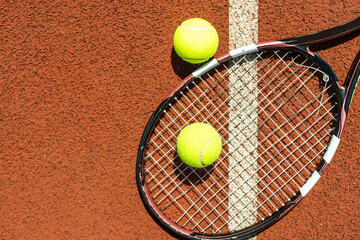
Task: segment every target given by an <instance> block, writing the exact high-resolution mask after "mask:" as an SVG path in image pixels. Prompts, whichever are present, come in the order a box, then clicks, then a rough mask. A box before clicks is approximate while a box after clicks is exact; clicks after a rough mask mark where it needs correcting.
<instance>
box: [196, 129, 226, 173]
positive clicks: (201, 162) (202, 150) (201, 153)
mask: <svg viewBox="0 0 360 240" xmlns="http://www.w3.org/2000/svg"><path fill="white" fill-rule="evenodd" d="M219 138H220V139H221V137H220V136H219V137H216V138H214V139H212V140H210V141H209V142H207V143H206V144H205V146H204V147H203V148H202V149H201V152H200V158H199V160H200V164H201V165H203V166H204V167H205V166H206V165H205V164H204V163H203V161H202V155H203V152H204V150H205V148H206V147H207V146H208V145H209V144H210V143H212V142H213V141H216V140H218V139H219Z"/></svg>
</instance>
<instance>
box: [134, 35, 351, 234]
mask: <svg viewBox="0 0 360 240" xmlns="http://www.w3.org/2000/svg"><path fill="white" fill-rule="evenodd" d="M293 58H296V59H298V60H296V61H295V62H294V59H293ZM289 62H293V67H286V65H288V64H289ZM272 64H273V65H272ZM277 64H279V66H277ZM280 65H281V66H280ZM269 66H270V67H269ZM271 66H275V67H271ZM238 67H240V68H241V69H240V70H238V69H235V68H238ZM283 67H285V68H287V70H286V71H284V72H282V70H281V69H282V68H283ZM234 69H235V70H234ZM244 69H248V70H244ZM251 69H253V70H251ZM304 69H305V70H304ZM237 71H245V72H247V74H249V75H250V76H240V75H239V74H240V73H238V72H237ZM251 71H255V73H253V72H251ZM259 71H261V72H262V73H261V74H259V73H258V72H259ZM294 71H299V72H300V73H299V74H300V75H301V74H303V75H306V76H307V79H308V80H307V82H302V81H300V79H299V76H293V75H294ZM304 71H305V72H304ZM307 71H308V72H307ZM229 72H231V73H232V74H234V76H235V77H231V76H229ZM264 74H265V75H264ZM266 74H267V75H266ZM289 75H291V76H289ZM263 76H267V78H265V77H263ZM301 77H303V76H301ZM231 78H235V79H237V80H236V81H238V80H239V79H242V80H241V81H245V82H243V83H242V86H243V89H246V91H247V93H246V96H241V97H240V102H242V103H241V104H239V103H238V101H239V98H237V97H236V96H238V95H239V94H240V93H239V92H238V90H233V89H232V88H238V87H239V86H237V85H236V84H235V83H233V82H232V81H233V80H232V79H231ZM265 79H270V80H265ZM274 79H275V80H274ZM284 79H285V80H284ZM298 80H299V81H298ZM252 81H253V82H255V84H254V83H253V82H252ZM267 81H268V82H267ZM310 82H311V83H310ZM240 87H241V86H240ZM264 89H267V90H264ZM312 89H317V90H316V91H319V90H320V91H319V92H316V91H315V90H314V91H313V90H312ZM234 91H235V92H234ZM254 92H255V93H256V94H254ZM304 92H306V94H304ZM242 94H243V93H242ZM280 95H281V96H280ZM299 98H302V99H301V100H299ZM270 99H279V100H278V102H272V103H271V101H272V100H270ZM317 99H321V100H320V102H317V103H316V101H318V100H317ZM344 99H345V94H344V89H343V88H342V86H340V85H339V82H338V78H337V75H336V74H335V73H334V71H333V70H332V69H331V67H330V66H329V64H327V63H326V62H325V61H324V60H323V59H322V58H321V57H320V56H319V55H317V54H314V53H312V52H311V51H309V50H308V48H307V47H306V46H303V45H301V46H290V45H287V44H285V43H283V42H280V41H279V42H267V43H262V44H257V45H255V44H254V45H250V46H247V47H243V48H240V49H237V50H234V51H231V52H230V53H228V54H226V55H223V56H222V57H220V58H219V59H214V60H213V61H211V62H210V63H208V64H206V65H205V66H203V67H201V68H199V69H198V70H196V71H195V72H194V73H192V74H190V75H189V76H188V77H187V78H185V79H184V80H183V81H182V82H181V83H180V84H179V85H178V86H177V87H176V88H175V89H174V90H173V91H172V92H171V93H170V94H169V95H168V96H167V97H166V99H165V100H164V101H163V102H162V103H161V104H160V105H159V107H158V108H157V110H156V111H155V112H154V113H153V115H152V116H151V118H150V119H149V122H148V124H147V126H146V128H145V130H144V133H143V136H142V138H141V142H140V146H139V149H138V156H137V168H136V174H137V184H138V189H139V192H140V195H141V197H142V199H143V202H144V204H145V206H146V207H147V209H148V210H149V211H150V212H151V213H152V215H153V216H154V217H155V219H156V220H157V221H158V222H160V223H161V224H162V225H163V226H165V227H166V229H169V230H171V231H172V232H173V233H175V234H177V235H180V236H182V237H185V238H188V239H203V238H208V239H234V238H238V237H249V236H252V235H255V234H257V233H258V232H260V231H262V230H264V229H265V228H267V227H269V226H271V225H272V224H273V223H275V222H276V221H278V220H279V219H280V218H281V217H283V216H284V215H285V214H286V213H288V212H289V211H290V210H291V209H292V208H293V207H294V206H295V205H296V204H298V203H299V201H300V200H301V199H302V198H303V197H304V196H305V195H306V194H307V193H308V192H309V191H310V190H311V188H312V187H313V186H314V185H315V183H316V182H317V180H318V179H319V178H320V176H321V174H322V173H323V171H324V170H325V169H326V166H327V165H328V163H330V161H331V158H332V156H333V155H334V153H335V150H336V148H337V146H338V144H339V138H338V137H337V136H338V135H339V132H340V128H341V126H342V122H344V120H345V118H346V114H343V107H342V106H343V102H344ZM297 101H299V104H297V103H296V102H297ZM195 102H196V103H195ZM249 102H253V104H254V105H251V104H250V105H249ZM284 102H285V103H284ZM291 102H293V103H291ZM294 102H295V104H294ZM197 104H199V106H197ZM276 104H280V105H283V106H285V105H286V106H287V110H284V111H282V110H279V109H276V107H275V105H276ZM288 104H292V105H289V106H288ZM242 105H244V106H242ZM189 106H190V107H191V106H192V108H191V109H190V108H189ZM229 108H230V109H231V110H229ZM247 108H250V109H252V110H250V112H248V113H245V114H244V115H242V116H240V118H243V119H245V120H241V121H243V122H242V123H238V122H232V123H231V121H230V122H229V121H227V119H228V118H230V119H231V118H234V117H232V116H235V118H236V115H237V114H238V112H243V111H244V109H247ZM199 109H200V111H199ZM232 111H233V112H235V113H233V112H232ZM276 111H277V113H276V116H273V115H272V114H273V112H276ZM297 111H300V113H298V112H297ZM234 114H235V115H234ZM313 115H318V116H322V117H321V118H319V119H320V120H319V119H316V118H314V117H313ZM238 117H239V116H238ZM282 118H283V120H281V119H282ZM284 118H285V119H286V120H284ZM299 118H301V119H299ZM269 119H270V120H269ZM271 119H276V120H271ZM296 119H297V120H296ZM316 120H318V122H317V123H316ZM198 121H200V122H207V123H209V124H211V125H212V126H213V127H215V128H216V129H217V131H218V132H219V133H220V135H221V136H222V138H223V152H222V153H221V155H220V158H219V159H218V160H217V162H215V164H213V165H211V166H209V167H207V168H204V169H193V168H191V167H189V166H186V165H185V164H183V163H182V162H181V160H180V159H179V158H178V156H177V154H176V137H177V135H178V134H179V132H180V131H181V129H182V128H183V127H185V126H186V125H188V124H190V123H192V122H198ZM272 121H279V123H274V122H272ZM290 121H294V122H293V123H292V124H289V122H290ZM307 121H309V122H311V121H312V123H311V124H315V125H316V129H312V128H311V131H309V130H307V128H306V127H307V124H309V123H307ZM305 122H306V123H305ZM314 122H315V123H314ZM239 124H240V125H241V124H242V125H243V127H242V128H243V131H247V132H256V134H255V135H254V134H253V133H250V134H249V135H246V134H245V136H242V137H241V139H243V138H245V139H246V141H250V142H251V141H254V142H253V143H251V144H250V145H247V144H246V143H245V142H246V141H244V140H238V139H236V138H238V136H239V135H238V133H236V134H235V135H236V136H234V133H233V132H236V129H238V128H239ZM230 125H233V126H230ZM255 125H260V126H261V127H258V126H255ZM285 125H286V126H285ZM287 125H293V126H295V128H294V127H293V129H291V127H289V126H287ZM252 127H255V128H257V127H258V128H257V129H255V130H254V129H252ZM272 127H275V129H276V131H272V130H273V129H272ZM229 128H231V130H229ZM294 129H295V130H294ZM238 130H239V129H238ZM286 131H290V132H291V134H290V135H288V134H286ZM301 134H303V135H301ZM243 135H244V134H243ZM299 135H301V136H300V137H299ZM314 135H316V136H319V137H318V138H316V139H315V138H313V136H314ZM269 136H270V137H269ZM234 139H235V140H234ZM304 139H312V140H307V142H306V143H305V144H304V143H301V142H303V141H304ZM319 139H320V140H319ZM292 140H293V141H295V142H296V141H298V142H297V143H296V144H298V145H296V144H293V143H292V142H291V141H292ZM239 141H242V142H239ZM284 142H285V143H284ZM313 144H315V145H313ZM237 145H241V146H242V149H240V150H239V149H238V148H237ZM244 149H245V150H246V149H247V150H246V151H248V152H247V153H245V155H248V156H250V155H253V156H252V157H250V158H248V159H247V160H246V161H245V162H242V163H241V165H240V164H239V163H238V162H237V160H236V159H238V158H239V156H233V155H240V158H244V159H245V158H246V157H245V156H244V153H241V151H243V150H244ZM249 149H251V150H250V151H249ZM265 149H266V151H265ZM269 149H270V150H269ZM309 149H311V150H309ZM314 149H315V150H314ZM300 150H301V151H300ZM277 151H278V152H277ZM279 152H280V153H279ZM285 152H287V153H285ZM242 154H243V155H242ZM286 154H288V155H286ZM273 156H276V157H273ZM296 158H299V159H300V158H301V159H303V160H301V161H298V160H297V159H296ZM231 159H233V160H232V161H233V162H232V163H230V162H231ZM234 159H235V163H234ZM268 159H271V160H268ZM284 159H285V160H284ZM268 161H269V162H268ZM252 164H253V165H252ZM237 165H240V166H237ZM245 165H247V166H245ZM271 168H272V169H271ZM229 169H230V170H229ZM249 169H250V170H249ZM239 171H240V172H242V173H246V172H250V173H246V174H245V175H244V176H241V175H242V173H240V174H238V173H236V172H239ZM234 172H235V173H234ZM277 172H280V173H281V174H279V173H277ZM231 174H233V175H234V174H235V175H238V177H239V179H236V177H235V180H234V179H231V180H229V175H231ZM276 175H279V176H276ZM291 175H295V176H291ZM280 178H281V179H280ZM244 182H245V183H246V184H244ZM246 185H248V186H247V189H245V190H244V188H246ZM281 185H283V187H281V188H280V189H281V190H278V191H277V190H275V189H276V188H279V187H280V186H281ZM269 189H270V190H269ZM275 191H277V192H276V193H274V192H275ZM236 192H242V194H243V196H240V195H239V196H238V194H237V193H236ZM231 198H235V200H234V199H231ZM244 200H245V202H247V203H245V205H246V204H247V205H248V206H249V205H253V208H251V209H250V210H249V209H248V208H247V207H243V206H242V207H237V206H236V204H237V203H238V202H241V201H244ZM229 205H230V206H231V207H229ZM234 206H235V207H234ZM231 208H232V209H231ZM254 209H255V210H254ZM230 212H232V213H230ZM248 212H250V213H248ZM234 214H235V215H236V214H240V215H246V214H249V216H250V217H248V219H245V220H244V219H240V220H239V219H237V217H234ZM242 218H244V217H242ZM230 225H232V226H230ZM234 226H235V227H234Z"/></svg>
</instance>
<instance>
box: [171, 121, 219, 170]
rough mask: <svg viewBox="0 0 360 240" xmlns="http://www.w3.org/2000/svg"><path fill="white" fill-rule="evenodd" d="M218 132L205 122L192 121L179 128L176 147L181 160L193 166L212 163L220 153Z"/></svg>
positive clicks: (198, 166) (204, 165)
mask: <svg viewBox="0 0 360 240" xmlns="http://www.w3.org/2000/svg"><path fill="white" fill-rule="evenodd" d="M221 147H222V141H221V137H220V135H219V133H218V132H217V131H216V130H215V128H213V127H212V126H211V125H209V124H207V123H201V122H199V123H192V124H190V125H188V126H186V127H185V128H184V129H183V130H181V132H180V134H179V136H178V138H177V142H176V148H177V152H178V154H179V157H180V158H181V160H182V161H183V162H184V163H186V164H187V165H189V166H191V167H195V168H203V167H206V166H209V165H211V164H213V163H214V162H215V161H216V159H218V158H219V156H220V153H221Z"/></svg>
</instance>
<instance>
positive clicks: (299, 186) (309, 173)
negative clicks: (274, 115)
mask: <svg viewBox="0 0 360 240" xmlns="http://www.w3.org/2000/svg"><path fill="white" fill-rule="evenodd" d="M304 107H306V106H304ZM311 114H312V113H311ZM309 116H311V115H309ZM294 129H296V128H294ZM285 136H286V135H285ZM305 143H306V142H305ZM310 149H311V148H310ZM309 163H311V161H309ZM309 174H310V173H309ZM298 187H300V186H298ZM160 202H161V201H160ZM160 202H159V203H160ZM190 207H191V206H190ZM200 208H201V207H200Z"/></svg>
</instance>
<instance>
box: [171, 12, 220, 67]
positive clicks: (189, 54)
mask: <svg viewBox="0 0 360 240" xmlns="http://www.w3.org/2000/svg"><path fill="white" fill-rule="evenodd" d="M218 45H219V37H218V34H217V32H216V29H215V28H214V27H213V26H211V23H209V22H208V21H206V20H204V19H201V18H191V19H188V20H186V21H184V22H183V23H181V25H180V26H179V27H178V28H177V29H176V31H175V34H174V49H175V52H176V53H177V55H179V57H181V58H182V59H183V60H184V61H187V62H190V63H194V64H197V63H202V62H206V61H207V60H208V59H209V58H211V57H212V56H214V54H215V52H216V50H217V48H218Z"/></svg>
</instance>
